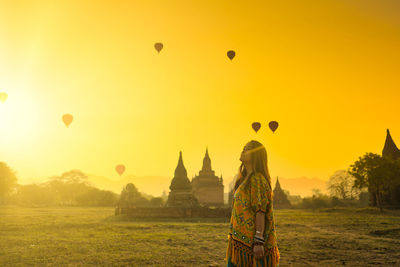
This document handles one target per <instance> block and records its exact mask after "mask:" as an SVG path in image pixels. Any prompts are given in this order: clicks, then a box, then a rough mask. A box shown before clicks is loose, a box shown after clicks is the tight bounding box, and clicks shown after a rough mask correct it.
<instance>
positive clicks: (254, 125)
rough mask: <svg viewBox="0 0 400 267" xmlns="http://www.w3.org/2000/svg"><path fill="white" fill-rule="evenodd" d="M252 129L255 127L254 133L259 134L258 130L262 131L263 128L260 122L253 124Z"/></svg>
mask: <svg viewBox="0 0 400 267" xmlns="http://www.w3.org/2000/svg"><path fill="white" fill-rule="evenodd" d="M251 127H253V130H254V131H256V132H258V130H260V128H261V123H259V122H253V123H252V124H251Z"/></svg>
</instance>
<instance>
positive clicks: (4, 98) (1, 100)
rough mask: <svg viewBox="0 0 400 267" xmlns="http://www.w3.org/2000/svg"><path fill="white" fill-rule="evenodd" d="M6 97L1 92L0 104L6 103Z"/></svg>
mask: <svg viewBox="0 0 400 267" xmlns="http://www.w3.org/2000/svg"><path fill="white" fill-rule="evenodd" d="M7 97H8V95H7V93H4V92H1V93H0V102H1V103H4V102H6V100H7Z"/></svg>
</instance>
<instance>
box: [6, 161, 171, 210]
mask: <svg viewBox="0 0 400 267" xmlns="http://www.w3.org/2000/svg"><path fill="white" fill-rule="evenodd" d="M163 203H164V200H163V199H162V198H161V197H152V198H150V199H149V198H146V197H144V196H143V195H142V194H141V193H140V192H139V191H138V190H137V188H136V187H135V186H134V185H133V184H128V185H127V186H126V187H124V188H122V192H121V194H116V193H114V192H112V191H109V190H101V189H99V188H96V187H95V186H94V185H93V184H92V183H90V182H89V180H88V176H87V175H86V174H85V173H83V172H82V171H80V170H71V171H68V172H65V173H63V174H61V175H60V176H52V177H50V178H49V179H48V180H47V181H46V182H42V183H33V184H27V185H21V184H18V179H17V176H16V172H15V171H14V170H12V169H11V168H10V167H9V166H8V165H7V164H6V163H5V162H0V204H9V205H22V206H111V207H114V206H117V205H120V204H121V205H122V206H124V205H137V206H159V205H162V204H163Z"/></svg>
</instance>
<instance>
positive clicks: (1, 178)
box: [0, 162, 17, 204]
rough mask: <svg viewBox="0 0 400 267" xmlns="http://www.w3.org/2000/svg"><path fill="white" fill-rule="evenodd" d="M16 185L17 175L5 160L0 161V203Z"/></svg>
mask: <svg viewBox="0 0 400 267" xmlns="http://www.w3.org/2000/svg"><path fill="white" fill-rule="evenodd" d="M16 186H17V176H16V175H15V172H14V171H13V170H12V169H10V168H9V167H8V165H7V164H6V163H5V162H0V204H2V203H4V202H5V199H6V198H7V197H8V196H9V195H10V193H12V192H13V190H14V189H15V187H16Z"/></svg>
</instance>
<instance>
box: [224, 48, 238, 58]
mask: <svg viewBox="0 0 400 267" xmlns="http://www.w3.org/2000/svg"><path fill="white" fill-rule="evenodd" d="M226 54H227V55H228V57H229V59H230V60H232V59H233V58H234V57H235V54H236V53H235V51H233V50H229V51H228V53H226Z"/></svg>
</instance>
